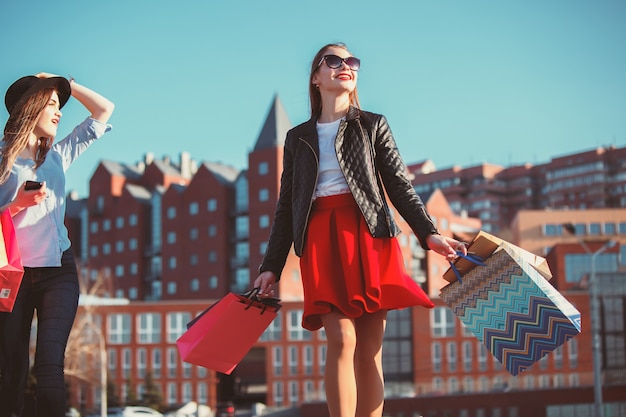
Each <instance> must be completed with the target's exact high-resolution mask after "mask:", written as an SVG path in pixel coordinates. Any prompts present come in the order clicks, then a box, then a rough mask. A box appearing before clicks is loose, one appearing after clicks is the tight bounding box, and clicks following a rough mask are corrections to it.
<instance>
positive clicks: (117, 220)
mask: <svg viewBox="0 0 626 417" xmlns="http://www.w3.org/2000/svg"><path fill="white" fill-rule="evenodd" d="M115 227H116V228H118V229H123V228H124V218H123V217H121V216H119V217H116V218H115Z"/></svg>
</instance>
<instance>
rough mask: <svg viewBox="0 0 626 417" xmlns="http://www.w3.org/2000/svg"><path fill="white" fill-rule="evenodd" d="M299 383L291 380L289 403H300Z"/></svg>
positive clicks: (294, 404)
mask: <svg viewBox="0 0 626 417" xmlns="http://www.w3.org/2000/svg"><path fill="white" fill-rule="evenodd" d="M298 395H299V394H298V383H297V382H296V381H290V382H289V404H290V405H292V406H296V405H297V404H298Z"/></svg>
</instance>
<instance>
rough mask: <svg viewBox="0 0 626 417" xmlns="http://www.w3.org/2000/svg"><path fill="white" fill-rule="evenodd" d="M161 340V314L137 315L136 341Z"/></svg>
mask: <svg viewBox="0 0 626 417" xmlns="http://www.w3.org/2000/svg"><path fill="white" fill-rule="evenodd" d="M160 342H161V315H160V314H157V313H140V314H138V315H137V343H139V344H147V343H160Z"/></svg>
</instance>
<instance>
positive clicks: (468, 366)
mask: <svg viewBox="0 0 626 417" xmlns="http://www.w3.org/2000/svg"><path fill="white" fill-rule="evenodd" d="M462 346H463V347H462V349H463V372H471V371H472V361H473V358H472V342H470V341H467V340H466V341H464V342H463V344H462Z"/></svg>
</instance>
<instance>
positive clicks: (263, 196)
mask: <svg viewBox="0 0 626 417" xmlns="http://www.w3.org/2000/svg"><path fill="white" fill-rule="evenodd" d="M269 199H270V191H269V190H268V189H267V188H262V189H260V190H259V201H267V200H269Z"/></svg>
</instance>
